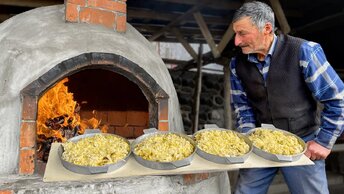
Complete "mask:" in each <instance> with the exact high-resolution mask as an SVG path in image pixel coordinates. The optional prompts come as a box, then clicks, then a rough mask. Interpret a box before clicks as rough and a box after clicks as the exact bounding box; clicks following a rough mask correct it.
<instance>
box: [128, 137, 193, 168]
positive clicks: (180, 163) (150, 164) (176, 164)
mask: <svg viewBox="0 0 344 194" xmlns="http://www.w3.org/2000/svg"><path fill="white" fill-rule="evenodd" d="M154 131H155V132H152V131H151V132H149V133H147V134H144V135H141V136H140V137H138V138H136V139H135V140H134V141H133V142H132V144H131V149H132V153H133V155H134V158H135V159H136V161H137V162H138V163H140V164H141V165H143V166H145V167H148V168H152V169H158V170H172V169H177V168H180V167H183V166H188V165H190V163H191V161H192V159H193V156H194V154H195V150H196V144H195V142H194V141H193V140H192V138H190V137H189V136H187V135H184V134H180V133H174V132H168V131H158V130H154ZM158 134H175V135H178V136H180V137H183V138H185V139H186V140H188V141H189V142H190V143H191V144H192V145H193V146H194V151H193V152H192V154H190V156H188V157H186V158H184V159H182V160H176V161H173V162H157V161H151V160H146V159H144V158H142V157H141V156H139V155H136V153H135V147H136V145H138V144H139V143H141V142H142V141H144V140H145V139H147V138H149V137H152V136H155V135H158Z"/></svg>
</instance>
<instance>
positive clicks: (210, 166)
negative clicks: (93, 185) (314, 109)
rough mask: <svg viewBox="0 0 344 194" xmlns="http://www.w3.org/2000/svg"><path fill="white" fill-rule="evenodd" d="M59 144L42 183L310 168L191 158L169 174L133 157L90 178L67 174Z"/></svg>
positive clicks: (252, 160)
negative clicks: (60, 154) (219, 161)
mask: <svg viewBox="0 0 344 194" xmlns="http://www.w3.org/2000/svg"><path fill="white" fill-rule="evenodd" d="M60 145H61V144H60V143H53V144H52V145H51V149H50V153H49V159H48V162H47V165H46V168H45V172H44V176H43V182H57V181H61V182H62V181H92V180H96V179H99V180H100V179H110V178H116V177H135V176H147V175H148V176H149V175H177V174H190V173H201V172H220V171H231V170H238V169H243V168H268V167H286V166H301V165H302V166H303V165H313V164H314V162H312V161H311V160H310V159H309V158H307V157H306V156H305V155H302V156H301V158H300V159H299V160H297V161H293V162H274V161H269V160H265V159H264V158H262V157H260V156H257V155H256V154H255V153H253V152H252V153H251V154H250V156H249V157H248V158H247V159H246V160H245V162H244V163H238V164H217V163H214V162H210V161H208V160H206V159H203V158H201V157H200V156H199V155H198V154H195V155H194V157H193V159H192V161H191V163H190V165H188V166H184V167H182V168H176V169H172V170H154V169H150V168H147V167H144V166H142V165H141V164H139V163H138V162H137V161H136V160H135V158H134V156H133V154H131V155H130V156H129V159H128V162H127V163H126V164H125V165H124V166H122V167H121V168H119V169H117V170H115V171H113V172H110V173H99V174H92V175H84V174H78V173H74V172H72V171H69V170H67V169H66V168H65V167H64V166H63V165H62V162H61V160H60V158H59V156H58V152H57V151H58V148H59V146H60Z"/></svg>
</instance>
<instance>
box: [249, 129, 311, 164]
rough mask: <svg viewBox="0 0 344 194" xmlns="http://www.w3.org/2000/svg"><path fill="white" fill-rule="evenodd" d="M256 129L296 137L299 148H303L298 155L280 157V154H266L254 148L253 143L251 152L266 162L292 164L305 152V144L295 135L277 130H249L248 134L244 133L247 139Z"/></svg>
mask: <svg viewBox="0 0 344 194" xmlns="http://www.w3.org/2000/svg"><path fill="white" fill-rule="evenodd" d="M258 129H268V130H272V131H281V132H282V133H283V134H285V135H288V136H293V137H296V138H297V140H298V141H299V143H300V144H301V146H302V147H303V150H302V152H301V153H299V154H295V155H280V154H272V153H269V152H266V151H264V150H262V149H260V148H258V147H256V146H255V145H254V144H253V142H252V144H253V152H254V153H255V154H256V155H258V156H260V157H263V158H265V159H267V160H272V161H276V162H293V161H297V160H299V159H300V158H301V156H302V155H303V154H304V153H305V151H306V143H305V142H304V141H303V140H302V139H301V138H300V137H299V136H297V135H295V134H292V133H290V132H288V131H285V130H282V129H277V128H264V127H259V128H254V129H252V130H250V131H249V132H247V133H246V135H247V137H248V136H249V135H250V134H252V133H254V132H255V131H256V130H258Z"/></svg>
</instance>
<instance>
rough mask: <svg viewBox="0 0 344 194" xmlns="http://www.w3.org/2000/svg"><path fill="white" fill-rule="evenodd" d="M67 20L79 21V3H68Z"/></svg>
mask: <svg viewBox="0 0 344 194" xmlns="http://www.w3.org/2000/svg"><path fill="white" fill-rule="evenodd" d="M66 21H68V22H78V21H79V11H78V5H76V4H71V3H67V4H66Z"/></svg>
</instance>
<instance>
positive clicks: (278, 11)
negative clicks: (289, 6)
mask: <svg viewBox="0 0 344 194" xmlns="http://www.w3.org/2000/svg"><path fill="white" fill-rule="evenodd" d="M269 1H270V4H271V7H272V9H273V10H274V12H275V15H276V18H277V20H278V23H279V24H280V26H281V30H282V32H283V34H288V33H289V32H290V26H289V24H288V21H287V18H286V17H285V15H284V12H283V9H282V6H281V3H280V1H279V0H269Z"/></svg>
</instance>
